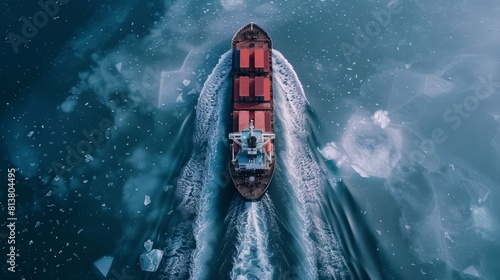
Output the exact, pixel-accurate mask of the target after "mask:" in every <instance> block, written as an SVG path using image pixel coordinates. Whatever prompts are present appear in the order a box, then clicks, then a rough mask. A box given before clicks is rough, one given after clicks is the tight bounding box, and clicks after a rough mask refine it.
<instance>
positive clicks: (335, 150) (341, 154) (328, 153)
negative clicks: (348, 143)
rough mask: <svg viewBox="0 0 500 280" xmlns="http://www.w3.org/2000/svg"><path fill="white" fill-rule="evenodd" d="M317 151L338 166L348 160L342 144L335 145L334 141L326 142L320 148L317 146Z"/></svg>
mask: <svg viewBox="0 0 500 280" xmlns="http://www.w3.org/2000/svg"><path fill="white" fill-rule="evenodd" d="M318 151H319V152H320V153H321V155H322V156H323V157H324V158H325V159H326V160H334V161H335V165H336V166H337V167H338V168H340V167H342V165H344V163H345V162H347V161H348V158H347V155H346V151H345V150H344V148H343V147H342V146H341V147H339V146H337V143H335V142H331V143H328V144H326V146H325V147H324V148H323V149H321V150H320V149H319V148H318Z"/></svg>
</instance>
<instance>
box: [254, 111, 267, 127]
mask: <svg viewBox="0 0 500 280" xmlns="http://www.w3.org/2000/svg"><path fill="white" fill-rule="evenodd" d="M254 117H255V129H260V130H262V131H265V130H266V126H265V121H266V119H265V117H264V111H255V112H254Z"/></svg>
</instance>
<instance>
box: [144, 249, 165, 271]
mask: <svg viewBox="0 0 500 280" xmlns="http://www.w3.org/2000/svg"><path fill="white" fill-rule="evenodd" d="M162 258H163V251H162V250H158V249H154V250H151V251H150V252H149V253H146V254H142V255H141V256H140V257H139V263H140V265H141V269H142V270H143V271H149V272H155V271H156V270H157V269H158V266H159V265H160V262H161V259H162Z"/></svg>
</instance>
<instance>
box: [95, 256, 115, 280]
mask: <svg viewBox="0 0 500 280" xmlns="http://www.w3.org/2000/svg"><path fill="white" fill-rule="evenodd" d="M113 260H114V257H110V256H104V257H102V258H100V259H98V260H97V261H95V262H94V266H95V267H96V268H97V269H98V270H99V271H100V272H101V273H102V275H103V276H104V277H107V276H108V272H109V269H110V268H111V264H113Z"/></svg>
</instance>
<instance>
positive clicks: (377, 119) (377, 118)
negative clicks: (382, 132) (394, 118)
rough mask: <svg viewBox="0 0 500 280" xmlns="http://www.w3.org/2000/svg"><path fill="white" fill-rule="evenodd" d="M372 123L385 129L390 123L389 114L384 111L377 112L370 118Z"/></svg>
mask: <svg viewBox="0 0 500 280" xmlns="http://www.w3.org/2000/svg"><path fill="white" fill-rule="evenodd" d="M372 120H373V123H374V124H376V125H378V126H380V127H381V128H386V127H387V126H388V125H389V124H390V123H391V119H390V118H389V112H387V111H384V110H378V111H377V112H375V113H374V114H373V116H372Z"/></svg>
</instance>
